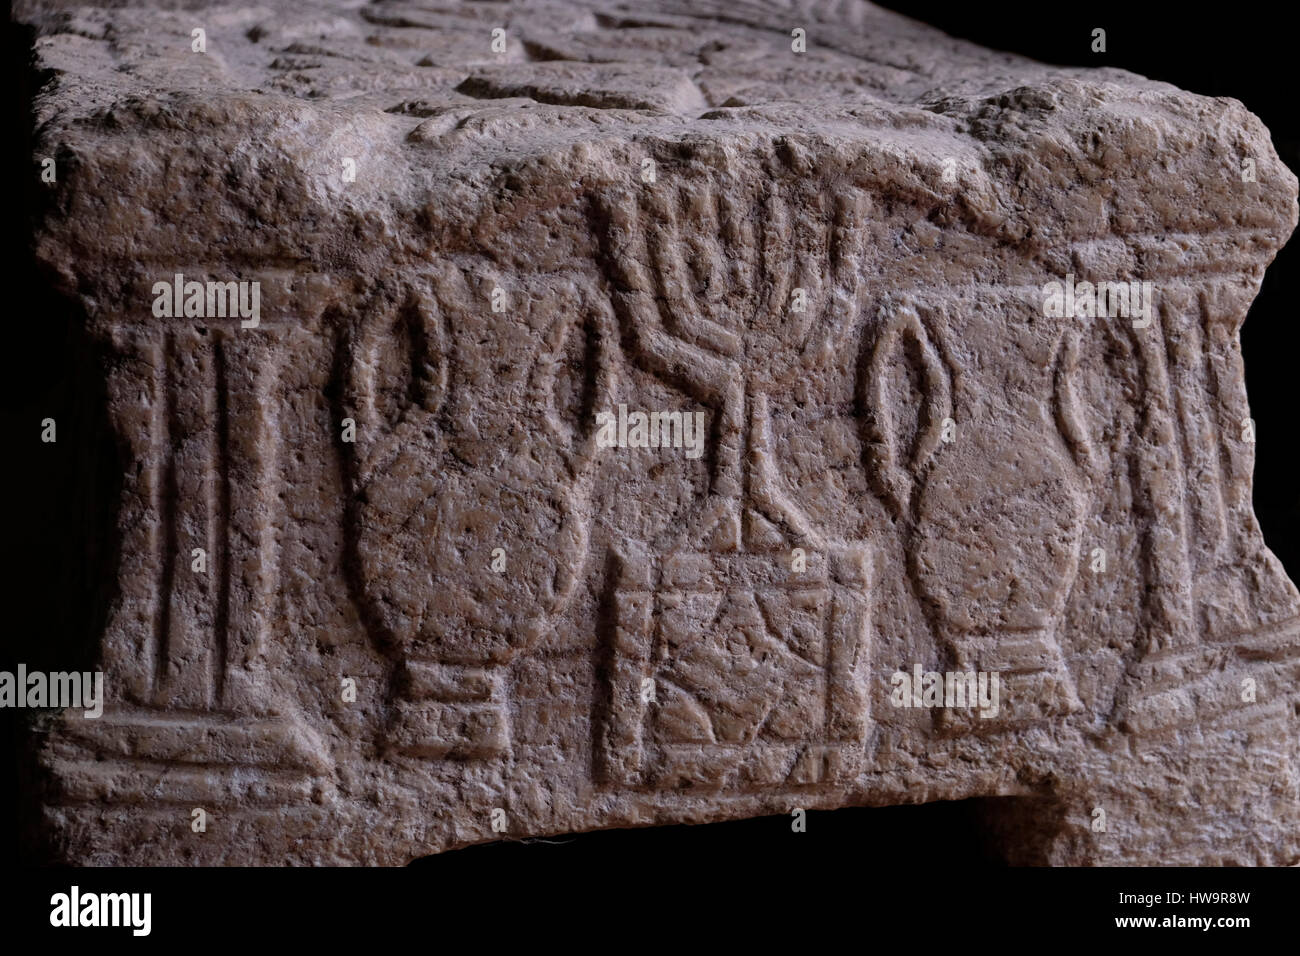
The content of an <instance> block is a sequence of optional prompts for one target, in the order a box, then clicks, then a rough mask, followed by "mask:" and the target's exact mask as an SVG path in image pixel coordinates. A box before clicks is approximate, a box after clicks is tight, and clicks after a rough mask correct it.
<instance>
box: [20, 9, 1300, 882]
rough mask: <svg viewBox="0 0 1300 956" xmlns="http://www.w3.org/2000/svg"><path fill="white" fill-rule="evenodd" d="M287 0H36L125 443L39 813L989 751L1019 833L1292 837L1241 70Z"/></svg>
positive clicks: (110, 830) (853, 786)
mask: <svg viewBox="0 0 1300 956" xmlns="http://www.w3.org/2000/svg"><path fill="white" fill-rule="evenodd" d="M289 7H290V8H289V9H282V8H280V7H278V6H277V7H270V6H268V7H253V6H246V5H223V4H211V5H205V6H204V8H203V9H202V10H201V11H197V10H184V9H179V8H177V7H176V5H169V6H168V8H166V9H164V8H163V5H159V4H155V5H143V4H132V5H127V6H124V7H120V8H115V9H111V10H109V9H93V8H86V7H73V6H71V5H68V6H66V8H65V6H64V5H62V4H57V3H49V4H27V5H25V6H24V7H23V8H22V9H21V14H20V15H21V16H23V17H25V18H27V19H28V20H29V21H30V22H32V23H33V24H34V25H35V26H36V27H37V28H38V33H37V39H36V53H37V57H38V61H37V63H38V67H39V68H41V69H43V70H47V71H49V72H48V79H47V82H46V84H45V86H44V88H43V90H42V92H41V94H40V97H39V99H38V102H37V110H38V117H37V119H38V138H37V160H38V161H39V160H40V159H41V158H43V157H53V158H54V159H55V161H56V163H55V167H56V169H57V173H58V175H57V181H56V182H55V183H52V184H47V185H46V186H44V187H43V188H46V189H48V190H49V192H50V210H49V213H48V215H47V217H46V218H45V220H44V221H43V223H42V224H41V226H40V231H39V235H38V244H39V255H40V259H41V261H42V263H43V264H44V265H45V266H46V267H47V268H48V270H49V273H50V275H51V276H52V277H53V281H54V282H56V283H57V284H58V286H59V287H60V288H61V289H62V290H64V291H65V292H66V294H67V296H68V297H69V299H70V300H73V301H75V302H76V303H77V304H78V306H79V307H80V308H82V309H84V312H85V316H86V320H85V328H86V334H87V335H88V336H90V337H92V338H93V339H94V340H95V341H96V342H98V343H100V344H101V347H102V353H103V362H102V368H103V374H104V377H105V381H106V383H107V384H106V388H107V396H108V398H107V401H108V404H109V408H108V413H109V416H110V418H111V422H112V427H113V430H114V433H115V435H116V437H117V440H118V443H119V447H120V452H121V465H122V489H121V496H120V502H119V505H118V515H117V522H116V527H117V534H118V538H117V542H116V544H117V553H118V560H117V562H116V563H115V574H116V575H117V582H116V589H115V592H114V594H113V597H112V601H111V605H110V606H109V608H108V615H107V624H106V626H105V630H104V633H103V635H102V667H103V670H104V672H105V677H106V686H107V694H108V697H109V705H108V709H107V711H106V713H105V715H104V716H103V717H102V718H100V719H98V720H92V719H85V718H84V717H82V716H80V715H79V714H78V713H77V712H75V711H68V712H65V713H64V714H63V715H62V716H61V717H60V718H59V719H58V720H56V721H53V722H50V723H49V724H48V725H47V726H45V727H44V728H43V731H42V734H43V735H42V736H41V737H40V738H39V747H38V749H39V753H40V760H41V766H42V767H43V768H44V771H45V779H46V781H47V783H48V787H47V788H46V790H45V791H44V792H43V795H42V797H41V800H42V807H43V820H44V826H45V827H46V828H47V830H48V832H49V834H50V835H51V837H52V839H53V840H54V842H55V845H56V846H57V848H58V851H59V853H60V854H61V855H62V856H64V857H65V858H67V859H70V860H74V861H82V862H89V863H159V862H163V863H171V862H202V863H236V862H238V863H246V862H260V863H278V862H294V863H309V862H310V863H345V862H347V863H354V862H355V863H401V862H405V861H407V860H409V859H411V858H413V857H416V856H419V855H422V854H427V853H431V852H436V851H439V850H444V849H447V848H451V847H456V846H461V845H464V844H468V843H472V842H476V841H484V840H491V839H495V838H500V837H501V836H502V835H504V836H506V837H519V836H536V835H544V834H556V833H563V832H571V831H576V830H583V829H591V828H600V827H625V826H640V825H647V824H655V823H665V822H705V821H712V820H722V819H728V818H735V817H742V816H748V815H755V814H763V813H780V814H788V813H789V812H790V811H791V810H792V808H796V807H801V808H818V807H821V808H829V807H838V806H845V805H850V804H866V805H885V804H893V803H903V802H925V801H933V800H941V799H957V798H964V797H972V796H985V797H1003V798H1006V799H1004V800H1001V801H992V802H990V811H989V827H990V829H991V832H993V833H995V834H997V835H998V836H999V839H1000V841H1001V843H1002V845H1003V848H1004V849H1005V851H1006V853H1007V855H1008V857H1009V858H1011V859H1013V860H1016V861H1025V862H1035V861H1037V862H1052V863H1149V862H1162V863H1214V862H1234V863H1255V862H1268V863H1289V862H1294V861H1295V860H1296V859H1297V858H1300V818H1298V817H1300V767H1298V765H1297V759H1298V757H1300V754H1298V753H1297V734H1296V725H1295V715H1296V712H1297V706H1300V701H1298V699H1297V691H1296V688H1297V680H1296V678H1297V671H1298V670H1300V599H1298V598H1297V593H1296V590H1295V588H1294V586H1293V585H1292V584H1291V583H1290V582H1289V581H1287V579H1286V577H1285V575H1284V574H1283V573H1282V571H1281V569H1280V567H1279V565H1278V564H1277V562H1276V561H1275V560H1274V558H1273V557H1272V555H1271V554H1270V553H1269V552H1268V551H1267V550H1266V549H1265V547H1264V545H1263V543H1262V540H1261V537H1260V534H1259V531H1258V528H1257V526H1256V524H1255V520H1254V517H1253V515H1252V512H1251V504H1250V491H1249V489H1250V476H1251V467H1252V461H1253V452H1252V446H1251V438H1250V435H1249V430H1248V428H1247V425H1248V422H1247V419H1248V418H1249V409H1248V407H1247V403H1246V394H1245V389H1244V383H1243V375H1242V368H1241V359H1240V350H1239V346H1238V337H1237V334H1238V329H1239V327H1240V324H1241V322H1242V320H1243V318H1244V316H1245V313H1246V310H1247V307H1248V305H1249V304H1250V302H1251V300H1252V298H1253V296H1254V295H1255V293H1256V291H1257V289H1258V286H1259V282H1260V279H1261V276H1262V274H1263V270H1264V268H1265V266H1266V265H1267V264H1268V263H1269V261H1271V259H1272V257H1273V255H1274V253H1275V252H1276V250H1277V249H1278V248H1279V247H1280V246H1281V244H1282V243H1283V242H1285V240H1286V239H1287V238H1288V236H1289V235H1290V233H1291V231H1292V229H1293V228H1294V226H1295V224H1296V179H1295V177H1294V176H1292V174H1291V173H1290V172H1289V171H1288V170H1287V169H1286V168H1285V167H1284V166H1283V165H1282V163H1281V162H1280V161H1279V160H1278V158H1277V156H1276V154H1275V153H1274V151H1273V149H1272V147H1271V145H1270V142H1269V138H1268V133H1267V131H1266V130H1265V129H1264V128H1263V127H1262V126H1261V124H1260V123H1259V121H1258V120H1257V119H1256V118H1255V117H1254V116H1252V115H1251V114H1250V113H1249V112H1247V111H1246V109H1245V108H1244V107H1243V106H1242V105H1241V104H1239V103H1237V102H1235V101H1231V100H1223V99H1207V98H1204V97H1200V96H1196V95H1193V94H1190V93H1185V92H1181V91H1179V90H1177V89H1174V88H1172V87H1170V86H1167V85H1164V84H1160V83H1155V82H1150V81H1147V80H1144V79H1142V78H1140V77H1137V76H1134V75H1132V74H1129V73H1125V72H1121V71H1116V70H1104V69H1103V70H1080V69H1059V68H1053V67H1048V66H1043V65H1040V64H1036V63H1033V62H1029V61H1026V60H1023V59H1020V58H1018V57H1014V56H1009V55H1004V54H999V53H992V52H989V51H985V50H982V49H979V48H976V47H973V46H971V45H969V44H966V43H964V42H960V41H956V40H953V39H950V38H948V37H945V36H943V35H941V34H938V33H936V32H934V31H932V30H930V29H928V28H926V27H923V26H921V25H919V24H916V23H913V22H911V21H908V20H905V19H903V18H901V17H898V16H896V15H893V14H890V13H887V12H885V11H882V10H880V9H878V8H875V7H872V6H870V5H869V4H866V3H853V2H831V0H794V2H778V0H750V2H744V3H737V2H731V0H689V2H688V0H681V2H677V0H654V2H637V3H626V4H619V3H599V2H582V0H565V2H540V3H539V2H529V3H526V4H524V3H518V4H510V3H486V2H484V3H475V2H466V3H453V2H445V3H437V2H427V3H374V4H363V3H359V2H346V0H336V2H331V3H312V2H301V0H300V2H298V3H294V4H292V5H289ZM196 28H201V29H203V30H204V31H205V34H204V39H205V41H206V52H201V53H200V52H194V50H193V49H192V44H193V43H194V42H195V41H194V39H193V34H192V31H193V30H194V29H196ZM497 28H500V29H501V30H502V31H504V32H503V33H501V34H496V35H494V33H493V31H494V30H495V29H497ZM795 30H803V31H806V39H807V49H806V52H797V51H796V50H794V49H792V44H794V43H795V40H793V39H792V31H795ZM498 37H499V38H500V39H501V40H502V41H503V46H501V47H500V48H499V49H500V50H501V51H502V52H497V50H496V49H494V46H493V43H494V39H496V38H498ZM1247 161H1249V162H1247ZM1252 165H1253V173H1254V174H1253V176H1247V175H1243V169H1244V168H1246V167H1248V166H1252ZM177 274H181V275H183V277H184V280H183V281H198V282H221V283H225V282H237V283H238V282H246V283H253V282H256V283H258V286H257V288H258V290H259V292H260V298H259V300H258V303H259V305H258V314H257V315H256V317H255V318H256V319H257V323H256V325H254V323H253V318H254V317H253V316H251V315H249V314H248V313H245V314H244V315H243V316H239V315H236V316H234V317H229V316H230V313H229V312H227V317H221V316H216V315H214V314H212V313H211V312H210V311H209V309H213V310H215V306H214V305H211V306H210V305H209V303H208V300H207V299H206V298H204V300H203V303H202V308H201V309H199V308H197V307H196V308H194V309H189V310H187V309H186V308H185V307H184V295H185V289H184V288H183V287H182V289H181V292H182V299H181V302H182V307H181V308H180V309H179V310H174V309H172V308H171V305H172V294H171V293H170V292H169V291H167V288H169V286H170V284H171V283H172V282H173V281H174V277H175V276H176V275H177ZM1067 277H1069V278H1068V281H1069V283H1070V285H1071V290H1070V291H1071V293H1072V294H1073V293H1076V292H1078V293H1079V295H1078V296H1077V297H1076V298H1077V299H1079V300H1082V298H1084V297H1085V296H1086V294H1087V291H1086V289H1085V288H1083V287H1078V288H1076V287H1075V286H1076V284H1078V283H1084V282H1087V283H1126V285H1125V286H1124V290H1125V292H1126V293H1127V292H1129V291H1130V288H1132V289H1133V291H1135V292H1136V293H1137V294H1138V295H1137V297H1136V298H1135V299H1134V301H1133V302H1131V303H1126V304H1127V305H1131V306H1133V308H1132V309H1130V311H1132V312H1134V313H1136V314H1135V315H1108V316H1103V317H1100V318H1096V317H1088V316H1086V315H1085V316H1083V317H1078V316H1074V317H1072V316H1064V317H1063V316H1061V315H1060V314H1059V311H1057V310H1055V309H1054V308H1053V306H1052V304H1051V303H1050V302H1048V301H1047V298H1048V291H1049V284H1050V283H1052V282H1058V283H1064V282H1067ZM157 283H164V284H167V285H165V286H163V287H162V289H163V291H161V292H158V291H156V290H155V284H157ZM1127 283H1139V284H1138V285H1137V286H1135V287H1130V286H1129V285H1127ZM1140 283H1149V286H1143V285H1141V284H1140ZM251 289H252V286H251V285H250V286H246V287H245V290H246V292H247V291H249V290H251ZM244 301H245V304H246V305H249V306H250V307H251V300H250V299H245V300H244ZM1139 303H1145V305H1146V306H1151V310H1150V313H1149V315H1147V316H1145V317H1144V314H1143V309H1141V308H1138V307H1137V306H1138V304H1139ZM1108 304H1109V305H1110V306H1114V307H1116V309H1117V308H1118V300H1117V299H1112V300H1109V301H1108ZM251 311H252V310H251V308H250V309H249V310H248V312H251ZM195 312H200V313H202V314H194V313H195ZM1054 312H1055V313H1056V314H1053V313H1054ZM160 313H161V314H160ZM168 313H170V314H168ZM241 319H242V321H241ZM620 406H625V408H626V413H627V414H628V415H631V414H632V413H635V412H665V413H681V414H682V415H684V416H686V417H685V418H684V419H682V420H681V421H682V424H684V425H694V424H695V423H696V420H697V419H696V417H695V416H696V415H697V414H698V415H700V416H701V417H702V422H703V427H702V432H701V433H699V434H696V433H688V432H685V431H683V432H682V433H681V434H680V437H681V438H682V439H683V440H682V442H680V443H679V444H680V447H671V446H670V447H628V446H627V445H618V446H615V447H609V442H607V441H605V440H604V439H605V438H607V437H609V436H608V435H607V434H604V433H602V430H601V426H602V425H603V424H605V422H606V419H605V418H604V417H603V415H604V414H605V413H612V414H613V415H614V416H615V419H616V420H617V418H618V416H619V414H620V411H619V410H620ZM616 431H617V429H616ZM634 434H635V433H634V432H633V435H634ZM695 438H699V439H700V440H699V442H698V443H695V442H694V441H693V439H695ZM195 548H202V549H204V551H205V553H206V555H207V556H208V560H207V564H206V568H205V570H203V571H197V572H196V571H195V570H193V568H194V564H193V558H192V555H193V549H195ZM498 549H499V550H498ZM1103 561H1104V567H1103V566H1102V563H1103ZM918 669H919V671H922V672H940V673H946V672H953V673H958V672H961V673H965V672H971V673H976V672H978V673H982V674H984V675H985V677H986V679H988V680H990V681H991V680H992V678H993V677H994V676H996V677H997V679H998V687H999V698H998V706H997V707H996V713H994V712H993V711H994V708H993V707H991V706H986V707H985V708H984V709H983V710H982V711H981V710H979V709H972V708H971V707H962V706H956V705H955V704H956V701H954V702H953V703H954V706H939V707H931V706H897V705H898V703H899V702H900V701H903V702H909V703H910V702H912V701H911V700H910V698H903V697H900V696H899V690H898V685H899V681H898V675H899V674H900V673H901V674H905V675H908V676H911V675H913V674H914V673H916V672H917V671H918ZM976 679H977V681H978V679H979V678H978V677H977V678H976ZM349 682H354V683H355V699H351V695H350V694H348V693H347V690H346V688H347V687H348V686H350V684H349ZM985 689H986V692H987V691H989V690H990V685H988V684H986V685H985ZM921 702H922V703H925V700H924V698H921ZM986 703H988V702H987V701H986ZM196 807H198V808H203V809H204V810H205V812H206V814H207V829H206V832H204V833H195V832H194V831H193V829H192V827H191V819H192V817H191V813H192V810H193V808H196ZM497 810H500V811H504V813H503V814H496V815H495V817H494V811H497ZM494 822H495V823H496V825H497V829H494ZM1103 822H1104V826H1102V825H1101V824H1102V823H1103ZM501 827H504V833H502V832H501V831H500V828H501Z"/></svg>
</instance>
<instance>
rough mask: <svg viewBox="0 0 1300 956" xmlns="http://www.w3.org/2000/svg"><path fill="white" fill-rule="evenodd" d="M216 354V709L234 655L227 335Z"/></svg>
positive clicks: (221, 338) (219, 339)
mask: <svg viewBox="0 0 1300 956" xmlns="http://www.w3.org/2000/svg"><path fill="white" fill-rule="evenodd" d="M214 348H215V350H216V354H215V356H214V362H213V365H214V367H215V376H216V386H215V389H214V394H215V397H216V406H217V407H216V415H217V434H216V460H217V469H218V474H217V484H218V488H217V500H216V516H215V521H213V523H212V529H213V532H212V536H211V539H212V541H213V546H212V548H211V549H210V550H209V552H208V553H209V554H210V555H212V561H213V567H212V573H213V575H214V576H215V577H216V579H217V581H218V593H217V601H216V619H215V621H214V625H215V626H214V628H213V642H214V647H213V662H212V683H211V694H212V696H211V702H212V705H213V706H216V707H220V706H221V702H222V700H223V699H224V697H225V689H226V668H227V667H228V666H229V656H230V573H231V560H230V550H229V548H230V452H231V450H230V397H229V396H230V388H229V375H228V374H227V369H226V363H227V361H228V358H227V350H226V343H225V336H224V335H221V336H218V337H217V339H216V341H215V342H214Z"/></svg>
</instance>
